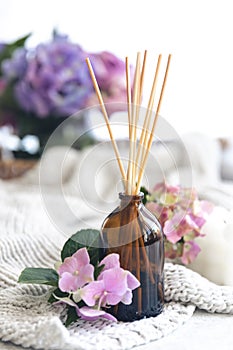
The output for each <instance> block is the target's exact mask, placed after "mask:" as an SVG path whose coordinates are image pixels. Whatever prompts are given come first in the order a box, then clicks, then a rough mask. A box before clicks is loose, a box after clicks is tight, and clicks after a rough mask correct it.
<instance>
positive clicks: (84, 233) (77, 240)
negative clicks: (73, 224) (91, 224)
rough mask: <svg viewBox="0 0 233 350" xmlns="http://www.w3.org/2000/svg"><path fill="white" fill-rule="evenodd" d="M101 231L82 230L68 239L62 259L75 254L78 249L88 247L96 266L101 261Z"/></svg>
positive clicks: (92, 262) (92, 261)
mask: <svg viewBox="0 0 233 350" xmlns="http://www.w3.org/2000/svg"><path fill="white" fill-rule="evenodd" d="M99 246H100V232H99V231H98V230H93V229H86V230H81V231H78V232H77V233H75V234H74V235H73V236H71V237H70V238H69V239H68V241H66V243H65V245H64V247H63V249H62V252H61V259H62V261H64V260H65V258H67V257H69V256H71V255H73V254H74V253H75V252H76V251H77V250H78V249H80V248H83V247H86V248H87V251H88V253H89V256H90V260H91V264H93V265H94V266H95V265H96V264H97V263H98V261H99Z"/></svg>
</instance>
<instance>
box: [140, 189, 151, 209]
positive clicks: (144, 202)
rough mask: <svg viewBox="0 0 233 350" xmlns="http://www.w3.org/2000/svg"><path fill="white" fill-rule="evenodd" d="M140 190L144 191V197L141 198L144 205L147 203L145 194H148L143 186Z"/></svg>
mask: <svg viewBox="0 0 233 350" xmlns="http://www.w3.org/2000/svg"><path fill="white" fill-rule="evenodd" d="M140 192H142V193H144V198H143V200H142V203H143V204H144V205H145V204H146V203H147V196H148V194H150V193H149V192H148V191H147V189H146V188H145V187H143V186H142V187H141V188H140Z"/></svg>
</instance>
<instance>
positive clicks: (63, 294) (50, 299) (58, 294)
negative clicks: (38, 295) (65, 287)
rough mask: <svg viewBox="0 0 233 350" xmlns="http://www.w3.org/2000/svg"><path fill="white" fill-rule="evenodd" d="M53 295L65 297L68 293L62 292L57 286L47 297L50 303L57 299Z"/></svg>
mask: <svg viewBox="0 0 233 350" xmlns="http://www.w3.org/2000/svg"><path fill="white" fill-rule="evenodd" d="M54 295H56V296H57V297H58V298H66V297H68V296H69V293H66V292H62V291H61V290H60V289H59V288H57V289H55V290H54V291H53V293H52V294H51V295H50V297H49V299H48V302H49V303H51V304H52V303H55V302H56V301H58V300H57V298H55V296H54Z"/></svg>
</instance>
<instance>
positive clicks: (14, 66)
mask: <svg viewBox="0 0 233 350" xmlns="http://www.w3.org/2000/svg"><path fill="white" fill-rule="evenodd" d="M26 54H27V51H26V50H25V49H24V48H17V49H16V50H15V51H14V52H13V54H12V57H11V58H7V59H5V60H3V62H2V73H3V76H4V77H5V79H6V80H7V81H11V80H15V79H17V80H18V79H21V78H22V77H23V76H24V74H25V72H26V69H27V58H26Z"/></svg>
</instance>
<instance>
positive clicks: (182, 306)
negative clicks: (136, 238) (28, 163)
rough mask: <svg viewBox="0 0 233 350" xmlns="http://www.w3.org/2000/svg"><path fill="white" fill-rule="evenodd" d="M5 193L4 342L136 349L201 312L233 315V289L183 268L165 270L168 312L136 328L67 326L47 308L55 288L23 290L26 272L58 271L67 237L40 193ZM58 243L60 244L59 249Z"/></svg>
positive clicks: (0, 254) (0, 255)
mask: <svg viewBox="0 0 233 350" xmlns="http://www.w3.org/2000/svg"><path fill="white" fill-rule="evenodd" d="M14 189H15V190H16V188H14V184H13V185H12V186H11V185H9V186H7V187H4V189H3V187H2V188H1V187H0V195H1V212H0V232H1V235H0V339H1V340H2V341H4V342H12V343H14V344H19V345H21V346H23V347H30V348H33V349H44V350H50V349H51V350H52V349H56V350H78V349H85V350H91V349H93V350H94V349H97V350H101V349H103V350H104V349H109V350H111V349H113V350H118V349H131V348H133V347H135V346H138V345H142V344H146V343H148V342H150V341H153V340H157V339H159V338H161V337H164V336H166V335H168V334H169V333H171V332H172V331H174V330H175V329H177V328H178V327H179V326H180V325H181V324H183V323H185V322H186V321H187V320H188V319H189V318H190V317H191V316H192V314H193V312H194V310H195V308H196V307H198V308H200V309H204V310H207V311H209V312H218V313H229V314H233V288H231V287H221V286H217V285H215V284H213V283H210V282H209V281H208V280H206V279H204V278H203V277H201V276H200V275H198V274H197V273H195V272H193V271H191V270H189V269H187V268H185V267H183V266H179V265H173V264H169V263H167V264H165V298H166V301H167V303H166V304H165V307H164V311H163V313H162V314H161V315H159V316H158V317H155V318H149V319H143V320H140V321H136V322H133V323H121V322H119V323H108V322H106V321H102V320H99V321H96V322H85V321H78V322H77V323H76V324H74V325H72V326H71V327H70V328H69V329H66V328H65V327H64V326H63V323H62V320H63V319H64V307H63V306H54V305H50V304H48V303H47V299H48V295H49V293H50V287H45V286H43V287H42V286H35V285H19V284H17V279H18V276H19V274H20V272H21V270H22V269H23V268H24V267H26V266H34V267H38V266H40V267H53V264H54V262H55V261H56V260H58V258H59V252H60V249H61V247H62V244H63V243H64V240H66V238H67V237H64V236H63V235H62V234H61V233H59V232H58V231H56V230H55V228H54V227H53V225H52V224H51V222H50V221H49V218H48V217H47V215H46V212H45V210H44V208H43V206H42V205H41V199H40V197H39V195H38V194H37V193H36V192H33V191H32V189H31V190H30V192H31V193H28V192H24V191H22V188H21V191H19V187H17V193H15V191H14ZM54 241H55V242H56V243H55V244H54Z"/></svg>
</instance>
